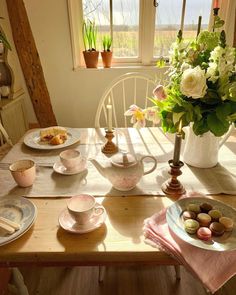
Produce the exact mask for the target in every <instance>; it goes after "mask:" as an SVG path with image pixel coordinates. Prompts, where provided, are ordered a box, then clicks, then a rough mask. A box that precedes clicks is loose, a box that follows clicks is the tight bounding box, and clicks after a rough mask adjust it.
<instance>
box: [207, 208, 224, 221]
mask: <svg viewBox="0 0 236 295" xmlns="http://www.w3.org/2000/svg"><path fill="white" fill-rule="evenodd" d="M208 214H209V215H210V216H211V219H212V220H213V221H218V220H219V219H220V217H222V213H221V212H220V210H217V209H212V210H210V211H209V212H208Z"/></svg>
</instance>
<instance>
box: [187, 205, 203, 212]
mask: <svg viewBox="0 0 236 295" xmlns="http://www.w3.org/2000/svg"><path fill="white" fill-rule="evenodd" d="M187 210H188V211H192V212H194V213H196V214H198V213H200V212H201V209H200V205H198V204H195V203H189V204H188V206H187Z"/></svg>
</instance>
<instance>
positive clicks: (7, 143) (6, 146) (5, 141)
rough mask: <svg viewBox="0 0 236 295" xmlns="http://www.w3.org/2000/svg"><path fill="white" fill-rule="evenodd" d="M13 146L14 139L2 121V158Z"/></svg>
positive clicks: (0, 148) (0, 133)
mask: <svg viewBox="0 0 236 295" xmlns="http://www.w3.org/2000/svg"><path fill="white" fill-rule="evenodd" d="M12 146H13V144H12V141H11V139H10V137H9V135H8V134H7V131H6V130H5V128H4V127H3V126H2V123H1V122H0V160H1V159H2V158H3V157H4V156H5V155H6V154H7V153H8V152H9V150H10V149H11V147H12Z"/></svg>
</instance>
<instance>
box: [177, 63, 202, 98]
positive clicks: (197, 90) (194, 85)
mask: <svg viewBox="0 0 236 295" xmlns="http://www.w3.org/2000/svg"><path fill="white" fill-rule="evenodd" d="M206 90H207V85H206V75H205V71H204V70H202V69H201V68H200V66H197V67H195V68H193V69H187V70H185V71H184V72H183V75H182V79H181V82H180V91H181V92H182V93H183V94H184V95H186V96H188V97H192V98H201V97H204V96H205V94H206Z"/></svg>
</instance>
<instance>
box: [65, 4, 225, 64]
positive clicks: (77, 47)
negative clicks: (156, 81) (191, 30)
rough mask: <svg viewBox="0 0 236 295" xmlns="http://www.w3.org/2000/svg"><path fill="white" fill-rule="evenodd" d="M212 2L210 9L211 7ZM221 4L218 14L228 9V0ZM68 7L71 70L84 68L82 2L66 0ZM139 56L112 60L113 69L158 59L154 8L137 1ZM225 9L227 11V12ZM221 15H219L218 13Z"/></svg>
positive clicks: (183, 9)
mask: <svg viewBox="0 0 236 295" xmlns="http://www.w3.org/2000/svg"><path fill="white" fill-rule="evenodd" d="M186 1H187V0H183V1H182V11H181V25H182V26H183V25H184V18H185V6H186ZM213 1H214V0H212V7H213ZM225 1H226V2H227V3H224V1H222V2H221V9H220V12H221V11H222V12H224V13H223V14H225V10H226V7H227V8H228V9H229V7H228V2H229V1H230V0H225ZM67 5H68V18H69V25H70V37H71V49H72V58H73V69H74V70H76V69H78V68H85V63H84V59H83V54H82V50H83V48H84V45H83V37H82V29H80V28H82V25H83V5H82V0H67ZM139 5H140V7H139V9H140V13H139V44H138V46H139V56H138V57H137V58H113V67H126V66H127V67H130V66H141V67H144V66H154V65H155V63H156V61H157V59H158V57H154V54H153V49H154V35H155V16H156V7H154V5H153V1H147V0H139ZM228 9H227V10H228ZM220 14H221V13H220ZM211 23H212V14H211V17H210V22H209V25H210V24H211ZM99 66H101V67H102V62H101V61H100V62H99Z"/></svg>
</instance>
